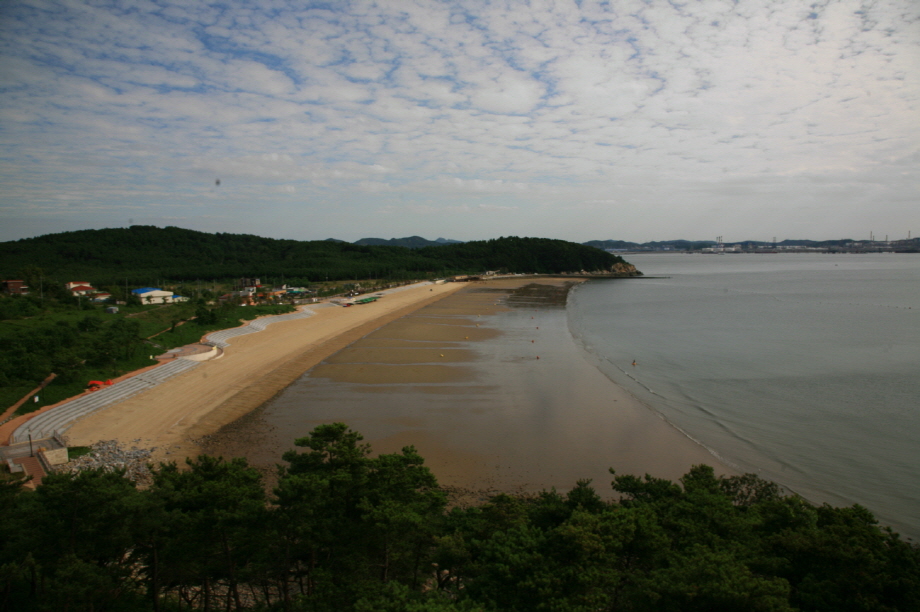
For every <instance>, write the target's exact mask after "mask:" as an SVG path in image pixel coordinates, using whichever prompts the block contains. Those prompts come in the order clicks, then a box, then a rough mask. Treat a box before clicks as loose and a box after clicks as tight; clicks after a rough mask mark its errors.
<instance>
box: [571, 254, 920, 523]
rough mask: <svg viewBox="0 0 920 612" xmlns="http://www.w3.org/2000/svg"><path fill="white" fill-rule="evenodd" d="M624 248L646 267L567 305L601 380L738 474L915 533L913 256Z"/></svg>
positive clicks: (586, 290) (917, 290) (919, 427)
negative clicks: (860, 510) (861, 510)
mask: <svg viewBox="0 0 920 612" xmlns="http://www.w3.org/2000/svg"><path fill="white" fill-rule="evenodd" d="M627 259H628V260H629V261H630V262H631V263H633V264H635V265H636V266H637V267H638V268H639V269H640V270H642V271H643V272H644V273H645V275H646V276H647V277H649V278H641V279H626V280H613V281H593V282H589V283H586V284H584V285H582V286H580V287H578V288H577V289H575V290H574V291H573V293H572V295H571V296H570V298H569V304H568V308H567V315H568V323H569V328H570V331H571V333H572V335H573V336H574V337H575V339H576V341H577V342H578V343H579V344H580V345H581V346H582V347H583V348H584V349H585V351H586V352H587V354H588V355H589V358H590V359H592V360H593V361H594V362H595V363H596V365H597V366H598V367H599V368H600V369H601V370H602V371H603V372H604V373H605V374H606V375H607V376H608V377H609V378H610V379H612V380H613V381H615V382H617V383H618V384H621V385H623V386H625V387H626V388H627V389H628V390H629V391H631V392H632V393H633V394H634V395H636V396H637V397H638V398H639V399H641V400H643V401H644V402H645V403H647V404H648V405H649V406H650V407H651V408H652V409H654V410H656V411H658V412H660V414H661V415H662V416H664V417H665V418H666V419H667V420H668V421H670V422H671V423H672V424H674V426H676V427H678V428H679V429H681V430H682V431H683V432H684V433H686V434H687V435H688V436H690V437H691V438H693V439H695V440H697V441H698V442H699V443H701V444H703V445H705V446H706V447H708V448H709V449H710V450H712V451H713V452H714V453H715V454H717V455H718V456H719V457H720V458H722V459H723V460H724V461H725V462H727V463H728V464H729V465H731V466H734V467H735V468H737V469H739V470H740V471H743V472H754V473H757V474H759V475H760V476H762V477H764V478H767V479H770V480H773V481H775V482H777V483H779V484H781V485H783V486H784V487H786V488H787V489H788V490H790V491H792V492H795V493H798V494H800V495H802V496H803V497H805V498H806V499H809V500H810V501H812V502H815V503H825V502H826V503H831V504H833V505H850V504H854V503H858V504H861V505H863V506H865V507H866V508H868V509H869V510H871V511H872V512H873V513H874V514H875V515H876V517H877V518H879V520H880V522H881V523H882V524H885V525H890V526H892V527H893V528H894V529H895V530H896V531H898V532H900V533H902V534H903V535H905V536H908V537H912V538H914V539H920V474H918V471H920V255H910V254H904V255H897V254H867V255H825V254H820V255H819V254H769V255H753V254H750V255H749V254H726V255H683V254H673V255H671V254H647V255H634V256H629V257H628V258H627ZM651 277H659V278H651ZM633 362H635V365H633Z"/></svg>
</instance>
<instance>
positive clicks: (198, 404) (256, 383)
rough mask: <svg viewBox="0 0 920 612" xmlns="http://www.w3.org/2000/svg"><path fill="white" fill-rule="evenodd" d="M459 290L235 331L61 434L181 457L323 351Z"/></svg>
mask: <svg viewBox="0 0 920 612" xmlns="http://www.w3.org/2000/svg"><path fill="white" fill-rule="evenodd" d="M460 288H461V285H458V284H451V283H449V284H442V285H424V286H419V287H413V288H405V289H402V290H400V291H396V292H393V293H391V294H388V295H387V296H386V297H384V298H382V299H380V300H378V301H377V302H374V303H373V304H365V305H361V306H354V307H351V308H343V307H340V306H332V305H325V304H324V305H321V306H319V307H317V308H315V309H314V310H315V313H316V314H315V315H313V316H311V317H308V318H305V319H299V320H294V321H284V322H278V323H274V324H272V325H269V326H268V327H267V328H266V329H265V330H264V331H261V332H259V333H256V334H250V335H246V336H239V337H237V338H234V339H233V340H231V343H230V346H229V347H228V348H227V349H225V351H224V355H223V357H222V358H220V359H215V360H213V361H207V362H204V363H202V364H201V365H199V366H198V367H196V368H194V369H193V370H191V371H189V372H187V373H184V374H181V375H179V376H177V377H175V378H173V379H170V380H169V381H168V382H167V383H165V384H161V385H159V386H158V387H155V388H153V389H151V390H149V391H146V392H144V393H142V394H140V395H137V396H134V397H132V398H130V399H128V400H126V401H124V402H121V403H119V404H114V405H112V406H109V407H107V408H105V409H103V410H100V411H98V412H96V413H94V414H92V415H90V416H88V417H86V418H84V419H82V420H81V421H79V422H77V423H75V424H74V425H73V426H72V427H71V428H70V429H69V430H68V431H67V432H66V435H67V438H68V439H69V441H70V443H71V444H72V445H80V446H82V445H89V444H91V443H93V442H95V441H97V440H118V441H119V442H121V443H122V444H124V445H127V446H132V445H134V446H139V447H144V448H155V449H156V450H155V451H154V456H153V457H154V459H155V460H157V461H163V460H177V461H180V462H181V461H182V460H183V459H184V458H185V457H190V456H196V455H198V454H200V453H201V452H202V448H201V447H200V445H199V443H198V442H197V441H198V440H199V439H200V438H201V437H202V436H205V435H207V434H210V433H213V432H214V431H216V430H218V429H219V428H220V427H221V426H223V425H226V424H228V423H231V422H233V421H235V420H236V419H238V418H240V417H241V416H243V415H245V414H247V413H249V412H251V411H252V410H253V409H255V408H257V407H258V406H260V405H262V404H263V403H265V402H266V401H268V400H269V399H271V398H272V397H273V396H274V395H275V394H277V393H278V392H279V391H281V390H282V389H284V388H285V387H287V386H288V385H289V384H291V383H292V382H293V381H294V380H296V379H297V377H299V376H300V375H301V374H303V373H304V372H305V371H307V370H308V369H310V368H311V367H313V366H314V365H316V364H317V363H319V362H320V361H322V360H323V359H325V358H326V357H328V356H329V355H331V354H333V353H335V352H336V351H338V350H340V349H342V348H345V347H346V346H348V345H349V344H351V343H352V342H354V341H356V340H358V339H360V338H361V337H363V336H365V335H366V334H368V333H370V332H371V331H373V330H374V329H376V328H378V327H380V326H382V325H386V324H387V323H388V322H390V321H393V320H395V319H398V318H400V317H402V316H404V315H405V314H407V313H409V312H411V311H413V310H416V309H417V308H420V307H422V306H424V305H426V304H429V303H431V302H432V301H437V300H439V299H441V298H443V297H444V296H446V295H449V294H451V293H453V292H455V291H457V290H459V289H460Z"/></svg>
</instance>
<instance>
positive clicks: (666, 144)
mask: <svg viewBox="0 0 920 612" xmlns="http://www.w3.org/2000/svg"><path fill="white" fill-rule="evenodd" d="M917 23H920V8H918V6H917V5H916V3H913V2H911V1H910V0H882V1H881V2H877V3H874V4H872V5H866V6H861V5H860V6H858V7H857V6H856V5H851V4H848V3H836V4H827V5H822V6H813V5H812V4H811V3H805V2H778V1H777V2H763V3H741V4H736V3H728V2H723V1H721V0H704V1H701V2H697V3H693V4H687V5H675V4H661V3H652V4H648V3H645V2H639V1H631V0H624V1H623V2H617V3H610V4H591V3H570V2H545V3H544V2H531V3H528V4H524V3H522V2H496V3H482V2H475V1H472V0H469V1H463V0H458V1H435V0H417V1H413V2H407V1H403V0H400V1H392V2H376V3H370V2H363V1H354V2H339V3H333V4H329V5H323V6H322V7H319V8H309V7H306V8H305V7H304V6H303V5H302V3H295V2H286V1H284V0H272V1H268V0H265V1H263V2H252V3H237V2H231V3H226V4H223V5H208V4H204V3H198V4H188V3H184V2H173V1H171V0H158V1H156V2H154V1H150V2H139V3H134V4H132V6H131V8H130V9H124V10H123V9H121V8H117V7H111V6H103V5H96V4H94V3H72V2H63V1H57V0H31V1H26V0H9V1H8V2H7V3H6V4H5V5H4V7H3V8H2V9H0V41H2V42H0V93H2V95H0V139H2V140H0V142H2V143H3V147H2V151H0V159H2V165H0V181H2V187H3V189H2V190H0V211H4V212H5V214H13V213H16V214H17V215H19V216H18V217H16V218H26V217H27V216H28V214H30V213H29V211H36V210H41V211H45V212H49V213H50V211H54V210H55V206H61V208H60V211H61V214H62V215H78V214H80V211H81V210H82V209H81V208H80V206H85V207H86V208H85V210H86V211H87V214H89V212H90V211H95V210H100V209H106V210H109V211H116V212H117V211H121V210H127V209H128V208H131V209H132V210H135V208H136V207H137V206H141V207H144V208H145V209H147V210H149V211H150V216H151V217H158V218H159V217H164V218H165V216H168V215H165V213H163V212H162V210H163V209H165V208H168V207H170V206H174V205H176V204H175V203H177V202H185V203H187V204H188V205H190V206H195V207H201V210H200V211H199V215H198V216H197V217H196V218H198V219H201V220H202V223H208V222H213V223H215V224H216V223H217V221H214V219H220V220H221V221H220V222H221V223H228V224H230V225H231V226H232V227H219V226H217V225H214V226H213V227H212V229H213V230H221V231H226V230H238V229H240V228H241V227H244V226H245V223H246V217H245V215H244V213H242V212H241V213H239V216H237V217H235V216H233V215H230V214H226V213H225V212H222V213H221V214H220V215H208V214H207V207H208V206H209V204H208V203H209V202H218V201H220V200H219V199H218V197H217V196H218V195H220V196H221V197H224V198H225V199H226V198H237V200H234V201H235V202H238V204H234V205H235V206H237V205H238V206H239V207H240V210H243V208H244V202H243V199H244V198H250V200H249V201H251V202H252V203H253V205H258V206H260V207H262V208H263V210H266V211H277V212H278V213H279V214H278V220H277V221H276V222H275V225H274V226H272V224H271V223H272V222H271V215H268V216H266V221H265V223H264V227H267V228H270V227H276V230H274V231H275V233H277V234H278V235H284V233H285V232H287V231H289V229H288V228H289V224H288V223H285V221H284V216H285V215H290V214H291V211H292V210H296V211H303V214H304V215H306V216H309V214H310V211H312V210H314V208H313V207H314V206H320V205H323V206H328V205H330V204H336V205H341V206H346V205H347V206H346V207H347V208H348V209H349V210H352V211H355V212H356V214H358V218H359V221H358V223H359V224H360V223H362V222H365V221H364V220H365V219H369V218H370V217H369V216H368V215H366V214H362V213H361V212H359V211H363V212H369V211H377V210H380V209H381V206H384V207H386V206H394V207H395V208H391V209H390V210H402V209H401V208H399V206H400V204H399V202H398V201H397V199H398V198H399V197H408V198H410V199H412V200H413V201H415V202H416V204H414V205H418V206H422V204H418V202H420V201H421V200H424V201H425V203H424V205H423V207H424V209H425V210H443V211H445V215H444V219H449V218H450V217H451V215H453V214H457V215H462V212H461V211H463V210H470V211H472V210H481V209H477V208H476V207H477V206H478V205H479V204H481V203H480V202H476V201H475V200H472V201H469V202H466V203H459V204H458V203H457V200H458V199H460V200H462V199H463V198H471V197H472V198H476V197H487V198H490V200H489V202H488V206H490V207H494V208H490V209H489V210H514V211H526V212H527V213H528V214H529V215H531V217H530V220H528V223H532V224H533V227H534V230H535V231H538V232H539V233H542V234H545V235H555V234H554V233H553V232H556V231H560V229H561V228H568V229H566V230H565V231H567V232H570V233H569V234H567V235H566V236H560V237H567V238H570V239H589V238H593V237H597V236H594V235H589V234H591V232H593V231H596V229H595V228H596V227H597V225H596V224H595V223H594V222H593V220H594V218H595V217H596V215H598V214H606V215H609V216H611V218H612V217H614V216H619V218H621V219H626V218H628V219H629V220H630V221H629V223H630V226H629V227H623V228H621V229H620V230H619V231H623V232H633V233H634V234H633V236H632V237H633V238H639V237H641V236H640V235H636V234H642V235H645V237H647V238H649V239H652V238H660V237H661V236H660V235H658V234H655V235H647V234H643V233H644V232H645V233H647V232H659V231H663V230H662V229H661V227H660V223H659V222H657V221H656V222H652V221H650V220H647V219H644V218H643V217H642V215H657V216H659V217H661V216H665V217H666V218H667V219H670V220H672V223H674V224H678V223H679V224H682V227H681V229H683V228H684V227H687V224H689V226H690V227H693V228H695V229H694V231H697V232H703V231H706V232H710V233H711V231H710V229H709V227H708V226H704V225H702V224H699V223H697V222H695V221H694V219H695V218H697V217H700V215H698V214H697V212H698V211H699V210H703V209H701V208H699V207H705V206H706V202H707V198H708V199H709V200H716V201H720V202H721V201H724V202H726V203H727V202H728V198H735V201H734V206H735V209H734V210H737V211H739V212H738V220H737V221H736V223H737V224H739V226H740V225H742V224H743V222H744V221H743V219H744V218H749V219H751V224H750V226H751V229H752V231H753V230H754V229H758V228H759V227H760V226H761V221H760V220H761V219H762V218H763V217H764V214H763V212H762V211H763V209H764V208H766V209H768V210H770V211H771V213H772V214H778V215H779V216H782V214H783V212H782V211H786V213H785V214H786V215H787V216H788V217H789V218H792V217H794V216H795V215H797V214H800V213H798V212H796V211H799V210H801V206H800V205H809V206H810V205H811V204H810V203H812V202H814V201H822V202H826V204H827V206H829V207H830V208H829V209H831V210H834V211H835V212H834V216H835V221H834V222H835V223H836V224H840V225H841V228H842V225H843V224H845V223H846V222H847V220H848V219H849V220H851V223H852V224H853V225H854V226H856V225H858V224H859V223H862V220H863V218H864V211H863V207H865V206H866V205H867V198H868V194H875V195H879V194H882V195H881V196H880V197H883V201H882V202H878V203H875V204H873V206H874V208H875V211H876V214H878V215H882V216H885V217H886V219H887V220H886V222H887V223H890V224H892V225H894V224H902V225H903V224H910V223H911V222H915V221H920V218H918V216H917V215H918V214H920V213H917V212H911V211H910V210H909V209H907V208H905V207H904V206H903V205H901V204H898V203H900V202H902V201H905V200H909V199H910V193H911V190H913V192H914V193H916V187H917V183H918V172H917V159H916V154H917V150H918V146H917V143H918V142H920V121H918V120H917V119H918V117H917V111H916V108H917V104H918V100H920V82H918V80H920V77H918V75H920V59H918V58H920V54H918V52H917V51H918V46H920V38H918V34H917V29H916V24H917ZM893 168H896V170H893ZM216 175H220V176H222V177H226V179H225V180H226V181H227V183H226V184H227V186H228V189H225V190H223V193H222V194H214V193H212V186H213V181H214V177H215V176H216ZM816 181H817V182H816ZM771 184H772V185H777V186H778V187H777V189H776V190H771V191H770V194H769V198H767V197H766V196H764V195H763V190H762V188H763V186H764V185H771ZM818 184H822V185H827V184H836V185H843V186H852V185H854V184H855V185H857V187H856V188H855V189H849V188H843V189H842V190H840V189H838V190H833V191H827V190H825V188H824V187H818V186H816V185H818ZM231 186H232V189H231V188H230V187H231ZM228 192H232V194H234V195H230V193H228ZM687 194H691V197H685V196H686V195H687ZM381 198H383V199H384V200H386V201H381ZM387 198H394V199H393V200H392V201H389V200H387ZM822 198H823V200H822ZM579 202H580V203H581V204H578V203H579ZM608 202H609V204H608ZM888 202H891V204H890V205H888V204H887V203H888ZM61 203H66V207H65V206H64V205H63V204H61ZM75 203H82V204H79V205H77V206H75V205H74V204H75ZM585 203H589V204H588V205H587V206H586V205H585ZM215 205H216V204H215ZM467 205H468V206H470V207H471V208H469V209H464V208H463V207H464V206H467ZM787 205H788V209H787V208H786V206H787ZM630 206H631V207H633V209H634V211H642V213H641V214H639V213H635V214H633V213H632V212H631V213H629V214H628V215H627V213H626V211H625V210H624V209H625V208H626V207H630ZM291 207H295V208H291ZM605 207H608V208H605ZM822 210H828V208H823V209H822ZM158 211H159V212H158ZM42 214H45V213H44V212H43V213H42ZM22 215H26V217H23V216H22ZM745 215H747V217H745ZM207 219H211V221H206V220H207ZM815 219H816V218H813V217H809V222H810V223H814V232H815V236H816V237H820V234H821V233H822V232H823V231H824V230H823V228H822V227H821V224H820V223H819V222H818V221H816V220H815ZM406 222H407V223H409V224H411V223H412V222H413V218H412V216H411V215H409V216H407V217H406ZM507 222H508V223H514V222H521V221H520V219H517V220H514V219H511V218H510V216H509V219H508V220H507ZM579 223H580V224H581V226H582V229H581V230H579V229H577V226H578V224H579ZM5 225H6V227H5V229H4V230H3V232H5V234H3V233H2V232H0V239H11V238H16V237H19V235H20V233H19V231H18V230H17V228H16V227H15V226H11V225H9V224H5ZM35 226H36V225H35V224H34V223H29V224H24V225H23V226H22V227H24V228H25V227H28V228H34V227H35ZM373 228H374V226H373V225H370V226H369V227H367V228H361V227H357V228H355V229H353V230H349V231H353V232H354V234H355V235H356V236H363V235H369V234H371V233H373V232H372V230H373ZM460 228H463V229H462V231H464V232H466V234H467V235H472V234H475V233H476V232H484V231H488V232H489V234H490V235H491V234H492V233H497V234H500V233H504V234H509V233H520V232H517V231H515V229H514V227H500V228H489V229H488V230H485V229H482V228H477V227H473V226H470V227H465V226H460ZM460 228H458V230H459V229H460ZM493 230H494V231H493ZM24 231H33V230H32V229H29V230H24ZM49 231H52V230H49ZM315 231H317V232H318V234H317V237H327V236H328V235H331V232H330V231H327V229H326V228H322V227H317V228H316V230H315ZM839 231H843V229H841V230H839ZM407 232H409V233H418V232H410V231H409V230H408V229H407ZM835 232H836V233H839V232H838V230H836V228H835ZM433 233H436V234H438V235H444V234H446V233H449V232H448V228H442V229H436V231H434V232H433ZM843 233H844V234H845V233H846V232H845V231H843ZM576 234H578V235H576ZM343 237H345V238H347V237H348V236H343ZM483 237H487V236H483ZM624 237H628V236H624Z"/></svg>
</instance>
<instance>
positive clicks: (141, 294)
mask: <svg viewBox="0 0 920 612" xmlns="http://www.w3.org/2000/svg"><path fill="white" fill-rule="evenodd" d="M131 293H132V294H134V295H136V296H137V297H138V298H139V299H140V301H141V304H172V303H173V302H186V301H188V298H187V297H183V296H181V295H174V294H173V292H172V291H165V290H163V289H157V288H156V287H141V288H140V289H132V290H131Z"/></svg>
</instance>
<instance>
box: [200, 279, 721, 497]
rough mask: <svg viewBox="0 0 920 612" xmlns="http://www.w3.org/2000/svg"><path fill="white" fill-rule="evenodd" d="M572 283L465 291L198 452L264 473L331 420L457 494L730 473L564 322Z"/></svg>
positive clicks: (316, 370) (338, 361)
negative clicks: (700, 469)
mask: <svg viewBox="0 0 920 612" xmlns="http://www.w3.org/2000/svg"><path fill="white" fill-rule="evenodd" d="M572 284H573V281H572V280H571V279H564V278H556V279H551V278H540V279H533V278H524V279H509V280H492V281H487V282H478V283H470V284H466V285H464V286H463V287H462V289H460V290H459V291H457V292H456V293H452V294H450V295H448V296H445V298H444V299H442V300H438V301H436V302H434V303H430V304H426V305H423V306H420V307H419V308H417V309H415V310H413V311H411V312H409V313H407V314H406V315H405V316H403V317H401V318H399V319H398V320H394V321H392V322H390V323H389V324H387V325H384V326H380V327H379V328H378V329H376V330H374V331H372V332H371V333H368V334H366V335H364V336H363V337H361V338H360V339H357V340H356V341H354V342H352V343H350V344H349V345H348V346H347V347H345V348H343V349H342V350H339V351H337V352H334V353H330V354H329V356H328V357H327V358H325V359H323V360H322V362H320V363H318V364H317V365H316V366H315V367H313V368H312V369H311V370H310V371H309V372H307V373H306V374H305V375H304V376H303V377H301V378H300V379H299V380H298V381H297V382H296V383H294V384H293V385H291V386H290V387H289V388H287V389H285V390H284V391H283V392H281V393H280V394H278V395H277V396H276V397H275V398H273V399H272V400H271V401H270V402H268V403H267V404H265V405H264V406H262V407H260V408H259V409H258V410H255V411H253V412H252V413H250V414H248V415H247V416H246V417H244V418H242V419H240V420H238V421H236V422H234V423H232V424H229V425H228V426H226V427H223V428H221V430H220V431H218V432H216V433H215V434H212V435H209V436H208V439H207V440H206V444H205V449H206V451H207V452H208V453H209V454H213V455H223V456H225V457H227V456H240V455H242V456H245V457H247V458H248V459H249V461H250V463H251V464H253V465H255V466H257V467H260V468H263V470H264V472H265V473H266V474H271V473H272V472H273V469H272V468H273V466H274V465H275V464H276V463H278V462H279V461H280V457H281V454H282V453H283V452H284V451H285V450H288V449H291V448H293V441H294V440H295V439H296V438H298V437H301V436H304V435H306V434H307V433H309V431H310V430H312V429H313V428H314V427H316V426H317V425H319V424H321V423H329V422H334V421H340V422H344V423H346V424H347V425H348V426H349V427H351V428H352V429H354V430H356V431H358V432H360V433H361V434H362V435H363V436H364V437H365V440H366V441H367V442H368V443H370V444H371V447H372V449H373V450H374V452H379V453H391V452H398V451H399V450H400V449H401V448H402V447H404V446H407V445H413V446H415V447H416V448H417V449H418V450H419V452H420V453H421V455H422V456H423V457H424V458H425V461H426V465H428V466H429V467H430V468H431V469H432V471H433V472H434V474H435V475H436V476H437V478H438V481H439V482H440V483H441V484H442V485H445V486H448V487H451V488H454V489H456V490H465V491H472V492H483V491H493V492H494V491H509V492H513V491H518V492H534V491H540V490H543V489H546V488H550V487H556V488H557V489H559V490H568V489H569V488H570V487H572V486H574V484H575V483H576V481H577V480H579V479H583V478H590V479H592V480H593V482H595V483H596V486H597V487H598V490H599V491H609V482H610V480H611V477H610V474H609V472H608V469H609V468H613V469H615V470H616V472H617V473H619V474H639V475H642V474H645V473H649V474H652V475H654V476H657V477H663V478H669V479H677V478H679V477H680V476H682V475H683V474H685V473H686V472H687V471H688V470H689V469H690V467H691V466H693V465H695V464H700V463H706V464H709V465H713V466H714V467H715V468H716V471H717V472H718V473H731V472H732V471H731V470H730V469H729V468H727V467H726V466H724V465H722V464H721V463H720V462H719V461H718V459H717V458H716V457H715V456H713V455H712V454H710V453H709V452H708V451H707V450H706V449H705V448H703V447H702V446H700V445H698V444H696V443H695V442H693V441H692V440H690V439H689V438H687V437H686V436H685V435H683V434H682V433H681V432H680V431H678V430H677V429H675V428H674V427H672V426H671V425H670V424H669V423H667V422H666V421H664V420H663V419H662V418H661V417H659V416H658V414H657V413H655V412H654V411H653V410H651V409H650V408H649V407H648V406H646V405H644V404H642V403H641V402H639V401H638V400H636V399H635V398H634V397H633V396H632V395H630V394H629V393H628V392H627V391H625V390H624V389H622V388H621V387H619V386H617V385H615V384H614V383H612V382H611V381H610V380H609V379H607V378H606V377H605V376H604V375H603V374H602V373H601V372H600V371H599V370H598V369H597V368H596V367H595V366H594V365H592V364H591V363H589V362H588V361H587V359H586V358H585V355H584V354H583V352H582V351H581V349H580V348H579V347H578V346H577V345H576V344H575V342H574V341H573V339H572V337H571V335H570V334H569V331H568V326H567V324H566V311H565V308H564V300H565V297H566V295H567V292H568V289H569V287H570V286H571V285H572Z"/></svg>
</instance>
